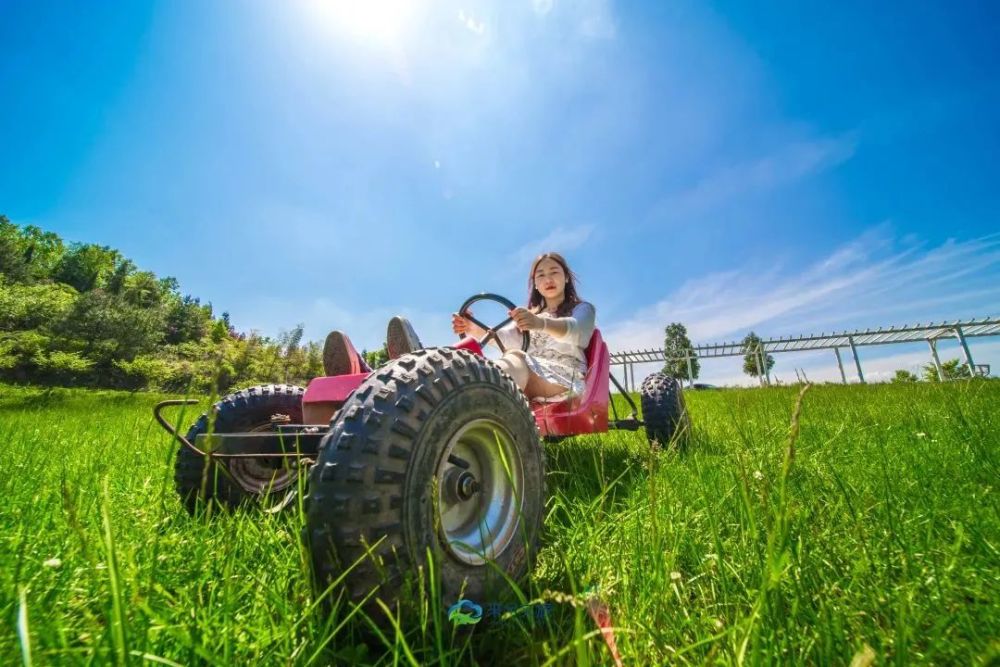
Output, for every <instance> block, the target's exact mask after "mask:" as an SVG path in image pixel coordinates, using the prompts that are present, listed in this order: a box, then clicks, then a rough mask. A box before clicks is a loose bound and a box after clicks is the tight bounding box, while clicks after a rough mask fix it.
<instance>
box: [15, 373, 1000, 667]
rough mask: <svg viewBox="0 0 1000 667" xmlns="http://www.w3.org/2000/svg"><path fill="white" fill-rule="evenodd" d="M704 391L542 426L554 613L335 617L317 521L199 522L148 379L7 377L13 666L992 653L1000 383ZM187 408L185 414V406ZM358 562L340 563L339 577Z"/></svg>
mask: <svg viewBox="0 0 1000 667" xmlns="http://www.w3.org/2000/svg"><path fill="white" fill-rule="evenodd" d="M798 391H799V390H798V388H792V387H787V388H771V389H763V390H761V389H751V390H731V391H719V392H697V393H690V394H688V395H687V397H688V403H689V409H690V412H691V414H692V417H693V420H694V424H695V431H694V434H693V440H692V442H691V446H690V451H689V452H688V453H686V454H678V453H676V452H673V451H661V452H651V451H650V448H649V447H648V445H647V444H646V442H645V435H644V433H643V432H642V431H640V432H638V433H628V432H622V433H611V434H606V435H601V436H584V437H579V438H572V439H567V440H564V441H562V442H559V443H555V444H549V445H546V448H547V453H548V465H549V489H550V494H549V495H550V498H549V504H548V507H547V518H546V521H545V525H546V534H545V538H544V545H543V550H542V551H541V553H540V555H539V562H538V564H537V567H536V568H535V570H534V573H533V578H532V581H531V583H530V586H529V588H528V589H527V590H526V591H525V595H526V597H527V598H528V599H532V600H535V601H540V602H549V603H550V604H552V605H553V607H552V609H553V611H552V613H551V614H550V615H548V616H547V617H546V619H545V620H544V622H542V623H541V624H536V625H531V624H528V623H524V622H515V621H510V622H505V623H496V622H494V623H483V624H481V625H476V626H463V627H458V626H453V625H451V624H450V623H449V622H448V621H447V620H446V619H445V618H444V611H443V610H444V609H447V606H448V605H449V604H450V603H451V602H453V601H439V600H434V599H433V597H434V596H433V594H430V595H429V596H428V600H430V602H432V603H433V604H430V605H429V606H428V607H427V612H426V614H425V615H424V617H423V618H421V619H418V620H417V621H415V622H413V623H411V624H408V625H404V626H402V627H401V628H400V630H399V631H394V630H393V629H392V628H391V627H390V628H389V629H388V630H385V629H382V630H380V632H381V636H382V639H374V640H373V639H371V635H372V633H371V632H365V629H366V628H367V627H368V626H367V624H366V623H365V621H364V620H363V619H361V618H359V617H358V616H354V617H350V618H348V614H349V612H347V611H346V610H345V609H343V608H339V607H337V608H335V609H334V611H333V612H332V613H326V611H325V608H324V606H323V605H321V604H316V597H315V595H314V593H313V591H312V589H311V585H310V579H309V575H308V569H307V567H306V554H305V552H304V550H303V547H302V546H301V544H300V541H299V539H298V530H299V527H300V525H301V521H302V517H301V514H300V513H299V512H296V511H291V512H288V513H285V514H283V515H262V514H260V513H255V512H236V513H232V514H223V515H217V516H214V517H211V518H204V517H202V518H198V519H192V518H190V517H188V516H187V515H186V514H185V513H184V511H183V510H182V509H181V506H180V504H179V502H178V500H177V499H176V497H175V494H174V491H173V486H172V476H171V475H172V459H173V446H172V445H171V443H170V442H169V440H168V439H167V438H166V437H165V436H164V434H163V433H162V432H161V431H160V430H159V428H158V427H156V426H155V425H154V424H153V421H152V418H151V414H150V410H151V407H152V406H153V404H154V403H155V402H156V401H157V400H159V399H161V398H162V397H160V396H156V395H150V394H127V393H114V392H93V391H91V392H84V391H69V390H53V391H44V390H35V389H23V388H11V387H0V442H2V443H3V447H2V449H0V470H2V471H3V475H2V477H0V498H2V502H0V526H2V532H0V608H2V614H3V626H2V629H0V664H18V663H21V662H23V663H25V664H35V665H49V664H58V665H64V664H70V665H73V664H81V665H83V664H109V663H113V664H140V663H150V664H168V665H169V664H212V665H234V664H255V665H272V664H273V665H285V664H294V665H306V664H331V663H344V664H348V663H349V664H384V665H389V664H397V663H402V664H468V663H472V662H478V663H480V664H496V663H501V664H546V663H548V664H587V663H592V664H610V662H611V659H610V656H609V653H608V649H607V648H606V647H605V646H604V644H603V642H601V639H600V636H599V635H598V633H597V632H596V630H595V627H594V625H593V623H592V622H591V621H590V619H589V617H588V616H587V615H586V614H585V612H584V610H583V600H584V595H583V591H585V590H587V589H588V588H590V589H591V590H595V589H596V590H597V591H598V592H599V595H600V597H601V598H602V599H603V600H604V601H605V602H606V603H607V604H608V606H609V608H610V611H611V614H612V621H613V624H614V626H615V628H616V637H617V643H618V647H619V649H620V651H621V653H622V657H623V659H624V660H625V662H626V664H663V663H670V664H774V663H785V664H802V663H810V664H852V660H854V661H855V662H854V663H853V664H858V665H863V664H870V663H872V661H874V663H875V664H899V665H903V664H960V665H968V664H998V663H1000V512H998V509H1000V508H998V500H997V493H996V491H997V490H996V486H997V483H998V480H1000V469H998V466H1000V446H998V445H1000V435H998V433H1000V409H998V408H1000V383H997V382H956V383H949V384H944V385H931V384H924V383H919V384H914V385H907V386H885V385H883V386H850V387H842V386H816V387H812V388H811V389H810V390H809V391H808V392H807V393H806V394H805V395H804V396H803V397H802V401H801V415H800V416H799V419H798V421H797V429H798V433H797V434H795V433H793V431H794V430H795V429H790V423H791V417H792V413H793V408H794V406H795V403H796V400H797V397H798ZM193 417H194V415H193V414H190V413H189V414H188V415H187V417H186V418H185V422H186V423H189V422H190V421H191V420H192V419H193ZM348 576H349V575H348Z"/></svg>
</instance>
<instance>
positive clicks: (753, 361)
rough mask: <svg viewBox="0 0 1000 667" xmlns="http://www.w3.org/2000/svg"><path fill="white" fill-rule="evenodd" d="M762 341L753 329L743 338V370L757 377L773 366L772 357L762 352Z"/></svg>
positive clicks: (767, 371)
mask: <svg viewBox="0 0 1000 667" xmlns="http://www.w3.org/2000/svg"><path fill="white" fill-rule="evenodd" d="M762 345H763V341H761V339H760V336H758V335H757V334H755V333H754V332H753V331H751V332H750V333H748V334H747V335H746V337H745V338H744V339H743V372H744V373H746V374H747V375H749V376H750V377H755V378H759V377H761V376H763V375H766V374H767V373H769V372H770V370H771V369H772V368H774V357H772V356H771V355H770V354H766V353H764V352H763V348H762Z"/></svg>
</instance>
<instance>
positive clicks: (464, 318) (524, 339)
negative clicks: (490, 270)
mask: <svg viewBox="0 0 1000 667" xmlns="http://www.w3.org/2000/svg"><path fill="white" fill-rule="evenodd" d="M479 301H496V302H497V303H500V304H502V305H503V306H504V307H505V308H506V309H507V312H508V313H511V314H513V312H514V311H515V310H517V309H518V307H517V306H515V305H514V302H513V301H511V300H510V299H505V298H504V297H502V296H500V295H498V294H485V293H484V294H477V295H475V296H473V297H469V298H468V299H466V300H465V303H463V304H462V307H461V308H459V309H458V313H456V314H455V315H452V319H451V322H452V330H453V331H454V332H455V333H457V334H458V335H459V336H460V337H464V336H465V335H466V334H469V335H473V336H474V337H475V338H476V341H477V342H478V343H479V345H480V346H485V345H486V344H487V343H488V342H490V340H493V341H496V344H497V347H499V348H500V351H501V352H504V353H506V352H507V348H506V347H505V346H504V344H503V341H501V340H500V336H499V335H498V334H497V332H498V331H499V330H500V329H502V328H503V327H505V326H507V325H508V324H510V323H511V322H512V321H514V317H513V316H511V317H508V318H507V319H505V320H504V321H503V322H501V323H500V324H497V325H496V326H493V327H489V326H486V325H485V324H483V323H482V322H480V321H479V320H477V319H476V318H475V317H473V316H472V311H471V310H470V307H471V306H472V304H474V303H476V302H479ZM530 344H531V338H530V337H529V336H528V332H527V331H526V330H523V329H522V330H521V350H523V351H525V352H527V351H528V346H529V345H530Z"/></svg>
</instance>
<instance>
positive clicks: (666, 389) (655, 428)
mask: <svg viewBox="0 0 1000 667" xmlns="http://www.w3.org/2000/svg"><path fill="white" fill-rule="evenodd" d="M639 397H640V400H641V403H642V420H643V422H645V424H646V437H647V438H648V439H649V444H650V445H652V444H653V443H654V442H655V443H657V444H658V445H659V446H660V447H678V448H681V449H682V448H684V446H685V445H686V444H687V439H688V436H689V435H690V433H691V418H690V417H689V416H688V412H687V406H686V405H685V404H684V392H683V390H682V389H681V383H680V381H679V380H677V379H676V378H673V377H671V376H669V375H667V374H666V373H663V372H658V373H653V374H652V375H650V376H649V377H647V378H646V379H645V380H643V382H642V385H641V386H640V387H639Z"/></svg>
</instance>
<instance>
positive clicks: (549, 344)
mask: <svg viewBox="0 0 1000 667" xmlns="http://www.w3.org/2000/svg"><path fill="white" fill-rule="evenodd" d="M575 280H576V276H575V275H574V274H573V272H572V271H571V270H570V268H569V266H568V265H567V264H566V260H565V259H564V258H563V256H562V255H560V254H559V253H555V252H548V253H545V254H543V255H539V256H538V257H537V258H536V259H535V261H534V262H532V264H531V271H530V272H529V273H528V306H527V307H526V308H520V307H519V308H515V309H514V310H512V311H510V316H511V318H513V321H512V322H511V323H510V324H509V325H507V326H506V327H504V328H502V329H500V330H499V331H498V332H497V335H498V336H499V337H500V339H501V342H502V343H503V344H504V347H505V348H507V352H505V353H504V355H503V357H502V358H501V359H500V360H499V361H498V362H497V363H498V364H499V365H500V366H501V367H503V369H504V370H505V371H506V372H507V374H508V375H510V376H511V377H512V378H513V379H514V382H516V383H517V386H518V387H520V388H521V390H522V391H523V392H524V394H525V396H527V397H528V398H529V399H530V398H535V399H552V398H558V399H562V398H565V397H566V396H564V395H565V394H569V395H580V394H582V393H583V388H584V380H585V378H586V375H587V356H586V352H585V350H586V349H587V345H588V344H589V343H590V337H591V335H592V334H593V333H594V320H595V317H596V311H595V310H594V306H592V305H591V304H589V303H587V302H586V301H582V300H581V299H580V297H579V296H578V295H577V293H576V285H575ZM470 314H471V313H470ZM451 326H452V330H453V331H454V332H455V333H457V334H470V335H473V336H476V337H477V338H478V337H480V336H482V335H484V334H485V333H486V332H485V331H484V330H483V329H481V328H480V327H478V326H476V325H475V324H473V323H472V322H470V321H469V320H468V319H466V318H464V317H462V316H460V315H459V314H457V313H456V314H454V315H452V319H451ZM524 331H528V332H529V335H530V340H531V342H530V344H529V346H528V351H527V352H523V351H521V350H519V349H515V348H518V347H520V344H521V333H522V332H524ZM491 343H492V341H491Z"/></svg>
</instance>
